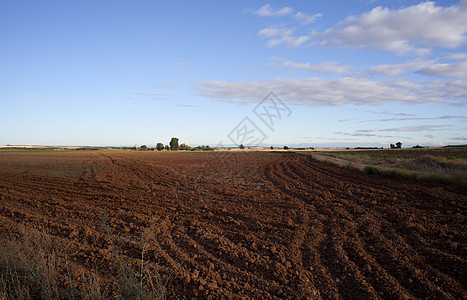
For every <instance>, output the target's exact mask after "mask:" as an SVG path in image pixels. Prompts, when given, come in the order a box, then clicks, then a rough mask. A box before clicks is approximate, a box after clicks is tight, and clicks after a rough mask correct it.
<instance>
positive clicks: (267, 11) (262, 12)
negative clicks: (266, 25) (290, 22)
mask: <svg viewBox="0 0 467 300" xmlns="http://www.w3.org/2000/svg"><path fill="white" fill-rule="evenodd" d="M292 12H293V9H292V8H290V7H287V6H285V7H282V8H278V9H273V8H272V7H271V5H270V4H266V5H263V6H261V7H260V9H258V10H257V11H255V15H258V16H260V17H282V16H286V15H289V14H291V13H292Z"/></svg>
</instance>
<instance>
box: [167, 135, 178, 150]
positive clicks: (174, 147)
mask: <svg viewBox="0 0 467 300" xmlns="http://www.w3.org/2000/svg"><path fill="white" fill-rule="evenodd" d="M169 144H170V150H172V151H177V150H178V149H179V146H178V138H176V137H173V138H172V139H171V140H170V143H169Z"/></svg>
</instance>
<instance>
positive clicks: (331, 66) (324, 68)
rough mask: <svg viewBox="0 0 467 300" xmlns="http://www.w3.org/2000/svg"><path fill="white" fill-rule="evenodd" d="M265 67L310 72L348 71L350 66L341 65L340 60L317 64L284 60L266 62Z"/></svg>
mask: <svg viewBox="0 0 467 300" xmlns="http://www.w3.org/2000/svg"><path fill="white" fill-rule="evenodd" d="M263 66H265V67H284V68H294V69H299V70H308V71H310V72H317V73H346V72H347V71H348V70H349V68H350V66H349V65H341V64H339V63H338V62H321V63H317V64H310V63H308V62H306V63H297V62H293V61H290V60H289V61H283V62H280V63H269V64H264V65H263Z"/></svg>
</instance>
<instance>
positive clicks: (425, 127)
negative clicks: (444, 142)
mask: <svg viewBox="0 0 467 300" xmlns="http://www.w3.org/2000/svg"><path fill="white" fill-rule="evenodd" d="M446 127H451V125H416V126H404V127H395V128H384V129H360V130H356V131H355V132H356V133H371V132H382V131H392V132H420V131H427V130H429V131H433V130H445V129H446Z"/></svg>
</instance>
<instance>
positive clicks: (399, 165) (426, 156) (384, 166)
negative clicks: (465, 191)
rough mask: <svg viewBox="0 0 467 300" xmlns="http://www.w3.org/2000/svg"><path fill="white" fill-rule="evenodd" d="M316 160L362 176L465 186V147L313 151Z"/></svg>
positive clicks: (466, 156)
mask: <svg viewBox="0 0 467 300" xmlns="http://www.w3.org/2000/svg"><path fill="white" fill-rule="evenodd" d="M312 157H313V158H314V159H316V160H319V161H322V162H327V163H331V164H335V165H338V166H340V167H346V168H352V169H358V170H361V171H365V172H366V173H370V174H374V173H379V174H385V175H390V176H397V177H412V178H419V179H428V180H432V181H438V182H444V183H453V184H458V185H467V147H452V148H451V147H440V148H433V149H430V148H428V149H424V148H422V149H414V148H411V149H390V150H389V149H382V150H340V151H330V150H327V151H315V152H313V153H312Z"/></svg>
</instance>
